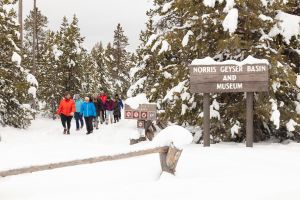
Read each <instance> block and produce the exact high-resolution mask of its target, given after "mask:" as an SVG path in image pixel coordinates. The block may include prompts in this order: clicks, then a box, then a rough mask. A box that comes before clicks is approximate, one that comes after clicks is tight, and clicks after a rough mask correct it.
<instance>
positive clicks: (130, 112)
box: [125, 104, 157, 121]
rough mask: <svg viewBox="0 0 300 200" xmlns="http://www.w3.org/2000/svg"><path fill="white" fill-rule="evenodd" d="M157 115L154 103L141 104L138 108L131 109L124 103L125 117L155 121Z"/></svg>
mask: <svg viewBox="0 0 300 200" xmlns="http://www.w3.org/2000/svg"><path fill="white" fill-rule="evenodd" d="M156 116H157V109H156V104H141V105H140V106H139V108H138V109H132V108H131V107H130V106H129V105H126V104H125V119H138V120H144V121H147V120H150V121H155V120H156Z"/></svg>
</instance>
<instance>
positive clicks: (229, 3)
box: [223, 0, 235, 12]
mask: <svg viewBox="0 0 300 200" xmlns="http://www.w3.org/2000/svg"><path fill="white" fill-rule="evenodd" d="M234 1H235V0H226V6H225V8H224V10H223V11H224V12H229V11H230V10H231V9H232V8H233V7H234V6H235V2H234Z"/></svg>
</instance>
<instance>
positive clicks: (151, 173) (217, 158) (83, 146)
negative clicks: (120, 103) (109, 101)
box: [0, 119, 300, 200]
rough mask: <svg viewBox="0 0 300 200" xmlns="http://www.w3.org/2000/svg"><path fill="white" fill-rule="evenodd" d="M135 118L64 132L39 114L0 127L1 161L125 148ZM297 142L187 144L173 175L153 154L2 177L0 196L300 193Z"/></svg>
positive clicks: (141, 198)
mask: <svg viewBox="0 0 300 200" xmlns="http://www.w3.org/2000/svg"><path fill="white" fill-rule="evenodd" d="M135 126H136V124H135V122H134V121H122V122H121V123H120V124H117V125H109V126H103V127H102V129H101V130H99V132H96V134H94V135H90V136H86V135H84V132H81V133H76V134H75V132H74V131H73V133H74V134H73V135H71V136H64V135H62V134H61V128H60V124H58V122H57V121H56V122H53V121H52V120H45V119H43V120H41V119H40V120H37V121H36V122H34V124H33V126H32V127H31V128H30V129H29V130H27V131H21V132H22V133H21V134H20V132H19V133H16V131H15V130H14V129H9V128H6V129H3V128H2V129H0V131H1V134H2V136H3V141H2V142H1V143H0V168H1V169H7V168H10V167H16V166H24V165H28V164H30V165H31V164H33V163H44V162H47V163H48V162H49V161H58V160H70V159H72V158H78V157H86V156H91V155H99V153H100V154H102V153H108V152H116V151H123V150H128V149H130V148H132V147H130V146H129V145H128V138H129V136H130V134H131V133H132V131H135ZM299 169H300V144H295V143H291V144H289V145H281V144H255V147H254V148H253V149H249V148H245V147H244V144H218V145H212V147H211V148H203V147H202V146H201V145H189V146H186V147H185V148H184V151H183V154H182V157H181V159H180V161H179V164H178V167H177V174H176V176H175V177H173V176H170V175H167V174H163V176H161V177H160V172H161V170H160V164H159V158H158V156H157V155H149V156H143V157H138V158H132V159H127V160H120V161H114V162H105V163H97V164H91V165H82V166H76V167H69V168H62V169H56V170H51V171H45V172H37V173H33V174H26V175H21V176H13V177H7V178H0V199H1V200H40V199H43V200H48V199H49V200H56V199H59V200H60V199H63V200H68V199H70V200H82V199H88V200H91V199H105V200H120V199H125V200H127V199H128V200H153V199H155V200H160V199H176V200H182V199H189V200H190V199H195V200H196V199H197V200H198V199H203V200H227V199H228V200H240V199H243V200H285V199H288V200H299V199H300V193H299V182H300V173H299Z"/></svg>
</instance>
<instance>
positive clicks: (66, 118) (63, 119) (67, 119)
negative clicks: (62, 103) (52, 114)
mask: <svg viewBox="0 0 300 200" xmlns="http://www.w3.org/2000/svg"><path fill="white" fill-rule="evenodd" d="M72 118H73V117H72V116H66V115H64V114H61V115H60V119H61V123H62V125H63V127H64V128H65V129H68V130H70V128H71V121H72ZM66 124H67V126H66Z"/></svg>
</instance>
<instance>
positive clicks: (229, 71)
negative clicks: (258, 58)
mask: <svg viewBox="0 0 300 200" xmlns="http://www.w3.org/2000/svg"><path fill="white" fill-rule="evenodd" d="M234 63H235V62H234ZM189 68H190V86H191V88H190V90H191V92H193V93H204V94H203V114H204V119H203V142H204V146H210V133H209V130H210V121H209V120H210V97H209V93H223V92H246V101H247V103H246V105H247V117H246V118H247V122H246V124H247V127H246V146H247V147H253V99H254V92H263V91H268V88H269V84H268V83H269V73H268V71H269V68H268V64H266V62H265V63H259V62H257V63H255V64H244V65H235V64H221V63H220V64H213V65H190V66H189Z"/></svg>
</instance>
